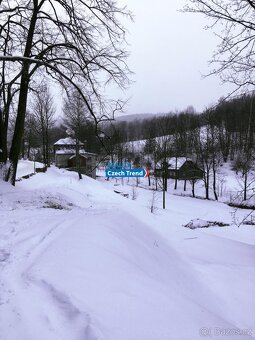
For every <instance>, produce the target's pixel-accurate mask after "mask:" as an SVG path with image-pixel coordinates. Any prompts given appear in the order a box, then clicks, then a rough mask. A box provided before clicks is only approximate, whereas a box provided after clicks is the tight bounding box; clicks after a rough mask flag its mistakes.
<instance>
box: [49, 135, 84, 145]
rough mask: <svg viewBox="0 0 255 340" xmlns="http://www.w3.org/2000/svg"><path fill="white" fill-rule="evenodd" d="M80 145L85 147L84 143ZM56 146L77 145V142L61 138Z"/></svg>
mask: <svg viewBox="0 0 255 340" xmlns="http://www.w3.org/2000/svg"><path fill="white" fill-rule="evenodd" d="M79 144H80V145H84V143H82V142H79ZM54 145H76V140H75V139H74V138H71V137H66V138H61V139H59V140H58V141H57V142H56V143H54Z"/></svg>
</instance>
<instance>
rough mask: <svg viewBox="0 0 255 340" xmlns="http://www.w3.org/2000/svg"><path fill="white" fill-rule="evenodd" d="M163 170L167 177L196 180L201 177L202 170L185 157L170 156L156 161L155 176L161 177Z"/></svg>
mask: <svg viewBox="0 0 255 340" xmlns="http://www.w3.org/2000/svg"><path fill="white" fill-rule="evenodd" d="M164 171H166V172H167V177H168V178H173V179H178V180H197V179H202V178H203V175H204V172H203V170H202V169H200V168H199V167H198V166H197V165H196V163H194V162H193V161H192V160H191V159H187V158H186V157H172V158H167V159H166V161H165V164H164V161H162V162H159V163H157V165H156V167H155V171H154V173H155V176H156V177H162V176H163V173H164Z"/></svg>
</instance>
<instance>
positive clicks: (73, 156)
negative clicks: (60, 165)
mask: <svg viewBox="0 0 255 340" xmlns="http://www.w3.org/2000/svg"><path fill="white" fill-rule="evenodd" d="M80 156H81V157H83V158H88V157H87V156H85V155H81V153H80ZM75 157H76V155H72V156H71V157H69V159H73V158H75Z"/></svg>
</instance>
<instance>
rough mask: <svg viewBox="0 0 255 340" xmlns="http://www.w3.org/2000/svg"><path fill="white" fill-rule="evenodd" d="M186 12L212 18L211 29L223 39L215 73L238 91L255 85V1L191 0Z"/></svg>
mask: <svg viewBox="0 0 255 340" xmlns="http://www.w3.org/2000/svg"><path fill="white" fill-rule="evenodd" d="M184 11H185V12H191V13H200V14H203V15H205V16H207V17H208V18H209V19H211V25H208V26H207V28H211V29H214V31H215V33H216V35H217V36H218V38H219V39H220V44H219V45H218V49H217V51H216V52H215V53H214V55H213V58H212V61H211V63H212V66H213V68H212V71H211V74H219V75H220V76H221V78H222V80H223V81H226V82H230V83H232V84H234V85H235V86H236V90H240V89H242V88H244V89H245V88H247V87H249V86H254V85H255V80H254V79H255V68H254V53H255V44H254V42H255V21H254V15H255V2H254V1H253V0H213V1H212V0H189V4H188V5H187V6H185V7H184Z"/></svg>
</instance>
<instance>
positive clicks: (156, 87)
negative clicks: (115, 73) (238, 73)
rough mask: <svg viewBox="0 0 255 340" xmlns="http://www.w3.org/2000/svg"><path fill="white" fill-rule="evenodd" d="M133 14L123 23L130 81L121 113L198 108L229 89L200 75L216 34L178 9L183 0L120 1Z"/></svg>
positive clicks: (203, 20) (202, 20) (203, 21)
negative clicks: (129, 19)
mask: <svg viewBox="0 0 255 340" xmlns="http://www.w3.org/2000/svg"><path fill="white" fill-rule="evenodd" d="M123 1H124V2H126V3H127V5H128V8H129V9H130V10H131V11H132V12H133V14H134V15H135V22H134V23H132V24H129V25H128V28H129V32H130V34H129V35H128V42H129V43H130V46H129V50H130V51H131V57H130V58H129V61H128V65H129V67H130V68H131V70H132V71H133V72H134V73H135V74H134V75H133V77H132V79H133V80H134V81H135V83H134V84H133V85H132V86H131V87H130V89H129V90H128V91H127V93H126V96H127V97H131V98H130V101H129V104H128V106H127V107H126V113H127V114H131V113H157V112H170V111H175V110H182V109H185V108H186V107H187V106H189V105H193V106H194V108H195V109H196V110H197V111H202V110H203V109H204V108H205V107H207V106H209V105H210V104H213V103H216V102H217V100H218V99H219V98H220V97H222V96H223V95H226V94H227V93H228V92H229V90H230V87H229V86H227V85H222V84H221V81H220V79H219V78H216V77H209V78H206V79H203V77H202V74H206V73H207V72H208V71H209V65H208V61H209V60H210V58H211V56H212V53H213V51H214V50H215V49H216V48H217V42H218V40H217V38H216V37H215V36H214V35H213V33H212V32H211V31H206V30H204V29H203V27H204V26H205V25H206V24H208V23H209V22H208V21H207V19H206V18H203V17H201V16H199V15H196V14H187V13H180V12H178V9H181V8H182V7H183V5H184V3H185V2H186V1H185V0H158V1H155V0H153V1H152V0H123Z"/></svg>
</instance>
